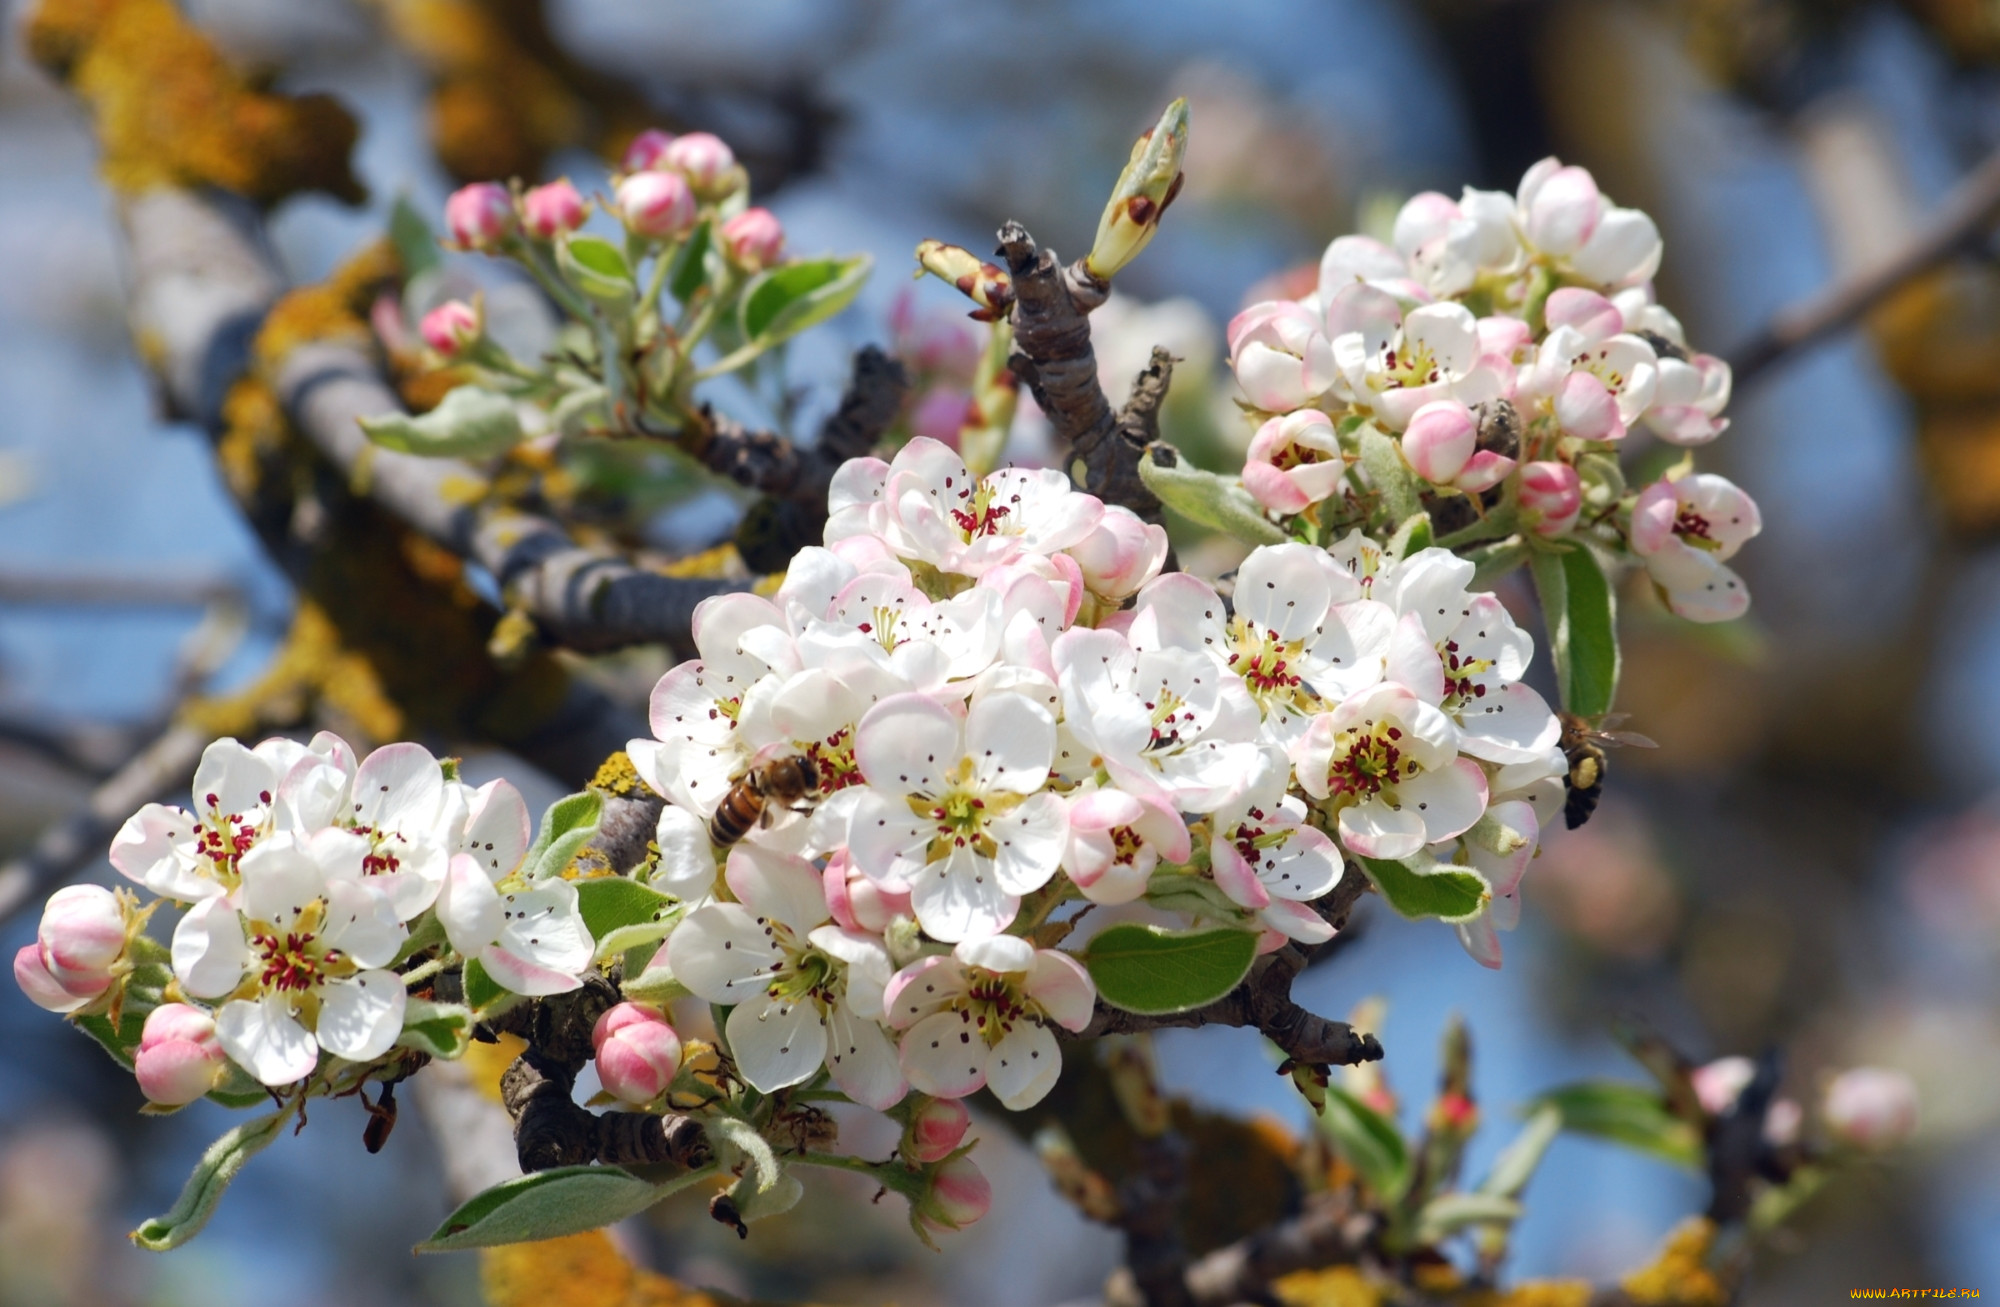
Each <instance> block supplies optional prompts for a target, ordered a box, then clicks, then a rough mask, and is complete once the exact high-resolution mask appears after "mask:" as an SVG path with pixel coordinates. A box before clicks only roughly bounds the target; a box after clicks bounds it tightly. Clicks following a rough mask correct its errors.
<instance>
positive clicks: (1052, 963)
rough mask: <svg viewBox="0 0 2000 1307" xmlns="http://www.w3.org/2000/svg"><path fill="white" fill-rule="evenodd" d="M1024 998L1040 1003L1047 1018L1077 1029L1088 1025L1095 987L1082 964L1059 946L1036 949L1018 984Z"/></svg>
mask: <svg viewBox="0 0 2000 1307" xmlns="http://www.w3.org/2000/svg"><path fill="white" fill-rule="evenodd" d="M1022 988H1024V989H1025V990H1027V993H1028V997H1029V998H1032V999H1034V1000H1035V1002H1037V1003H1039V1004H1041V1005H1042V1011H1044V1012H1046V1013H1048V1016H1049V1020H1051V1021H1053V1022H1055V1023H1056V1024H1057V1025H1059V1026H1061V1027H1063V1029H1065V1030H1081V1029H1083V1028H1084V1027H1085V1026H1087V1025H1089V1024H1090V1014H1091V1013H1092V1011H1094V1010H1095V1009H1096V1007H1097V986H1096V984H1094V983H1093V982H1092V981H1091V979H1090V973H1089V972H1088V971H1085V970H1084V969H1083V964H1082V963H1080V962H1078V961H1077V960H1076V959H1075V958H1073V957H1071V956H1070V955H1069V954H1067V953H1064V952H1062V951H1061V950H1059V949H1047V948H1045V949H1037V950H1036V951H1035V960H1034V962H1033V963H1031V964H1030V965H1029V967H1028V979H1027V981H1026V982H1025V983H1024V985H1023V986H1022Z"/></svg>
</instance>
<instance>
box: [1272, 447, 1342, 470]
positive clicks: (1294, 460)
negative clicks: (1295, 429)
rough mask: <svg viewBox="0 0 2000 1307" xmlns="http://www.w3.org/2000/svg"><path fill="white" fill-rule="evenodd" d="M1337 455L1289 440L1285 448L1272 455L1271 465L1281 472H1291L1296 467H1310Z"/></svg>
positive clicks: (1331, 459)
mask: <svg viewBox="0 0 2000 1307" xmlns="http://www.w3.org/2000/svg"><path fill="white" fill-rule="evenodd" d="M1337 457H1338V455H1335V454H1330V453H1328V452H1327V451H1326V450H1324V449H1315V448H1313V447H1312V446H1311V445H1301V444H1299V443H1298V442H1297V441H1288V442H1286V444H1285V447H1284V448H1282V449H1280V450H1278V451H1277V453H1275V454H1274V455H1272V457H1271V466H1272V467H1275V468H1277V469H1278V470H1279V471H1280V472H1289V471H1291V470H1292V469H1293V468H1295V467H1310V466H1312V465H1313V464H1314V463H1328V462H1332V461H1334V460H1335V459H1336V458H1337Z"/></svg>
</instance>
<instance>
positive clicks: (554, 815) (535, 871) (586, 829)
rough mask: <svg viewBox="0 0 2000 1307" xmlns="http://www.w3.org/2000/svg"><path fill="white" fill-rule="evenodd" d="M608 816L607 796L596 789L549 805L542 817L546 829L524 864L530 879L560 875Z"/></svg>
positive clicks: (537, 838) (542, 828)
mask: <svg viewBox="0 0 2000 1307" xmlns="http://www.w3.org/2000/svg"><path fill="white" fill-rule="evenodd" d="M603 815H604V796H603V795H601V794H599V793H598V792H597V791H595V790H583V791H580V792H578V793H576V794H567V795H564V796H563V797H562V798H560V799H557V800H556V801H555V802H554V803H552V804H550V805H549V810H548V811H547V812H545V813H543V814H542V826H541V829H540V830H539V831H537V832H536V834H535V842H534V843H533V844H532V845H530V846H529V847H528V856H527V859H526V861H525V863H524V865H525V866H526V867H527V868H528V878H529V879H530V880H541V879H543V878H544V877H548V876H560V875H561V874H562V872H563V869H564V868H565V867H567V866H569V864H570V862H571V860H572V859H574V858H575V857H576V855H577V853H578V852H579V851H580V850H581V849H582V848H583V846H584V845H585V844H588V843H589V842H590V837H591V836H593V835H595V834H597V823H598V820H599V818H601V817H602V816H603Z"/></svg>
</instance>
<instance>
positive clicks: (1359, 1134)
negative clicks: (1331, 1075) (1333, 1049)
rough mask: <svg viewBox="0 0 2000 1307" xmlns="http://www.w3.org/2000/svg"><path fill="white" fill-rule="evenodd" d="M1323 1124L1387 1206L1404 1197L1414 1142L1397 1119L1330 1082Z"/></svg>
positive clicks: (1337, 1148)
mask: <svg viewBox="0 0 2000 1307" xmlns="http://www.w3.org/2000/svg"><path fill="white" fill-rule="evenodd" d="M1319 1126H1320V1129H1321V1130H1322V1131H1323V1132H1324V1133H1325V1135H1326V1137H1327V1139H1328V1140H1329V1141H1331V1142H1332V1144H1333V1146H1334V1149H1335V1150H1336V1151H1337V1152H1338V1153H1339V1154H1340V1155H1341V1157H1342V1158H1344V1159H1345V1160H1346V1162H1347V1164H1348V1165H1349V1166H1352V1167H1353V1168H1354V1169H1355V1170H1356V1171H1358V1172H1360V1173H1361V1178H1362V1179H1363V1180H1365V1181H1367V1183H1368V1187H1369V1188H1370V1189H1371V1190H1373V1191H1374V1193H1375V1196H1376V1197H1377V1198H1378V1199H1380V1200H1381V1202H1382V1203H1383V1205H1384V1206H1390V1205H1393V1204H1395V1203H1396V1202H1398V1201H1400V1200H1401V1199H1402V1197H1403V1192H1404V1191H1405V1190H1406V1189H1408V1188H1409V1184H1410V1146H1409V1144H1408V1143H1406V1142H1405V1141H1404V1139H1403V1134H1402V1131H1400V1130H1398V1129H1397V1128H1396V1123H1395V1122H1394V1121H1392V1120H1390V1119H1389V1118H1388V1117H1386V1116H1384V1115H1382V1114H1381V1113H1380V1112H1377V1111H1376V1110H1375V1109H1374V1108H1372V1107H1370V1106H1368V1104H1366V1103H1364V1102H1362V1101H1361V1100H1360V1099H1359V1098H1357V1097H1355V1095H1354V1094H1353V1093H1351V1092H1350V1091H1348V1090H1347V1089H1346V1088H1344V1087H1343V1086H1341V1085H1339V1084H1330V1085H1328V1086H1327V1087H1326V1104H1325V1106H1324V1107H1322V1108H1321V1109H1320V1112H1319Z"/></svg>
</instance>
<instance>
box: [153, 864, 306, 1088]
mask: <svg viewBox="0 0 2000 1307" xmlns="http://www.w3.org/2000/svg"><path fill="white" fill-rule="evenodd" d="M173 960H174V975H175V976H176V977H177V978H178V979H179V980H180V982H181V988H182V989H185V990H186V991H187V992H188V993H189V994H192V995H193V996H194V997H196V998H221V997H222V996H223V995H224V994H227V993H228V992H229V991H230V990H232V989H235V988H236V986H237V985H239V984H241V983H242V981H243V969H244V968H245V967H247V966H249V965H250V946H249V944H248V942H247V941H245V940H244V938H243V918H242V917H241V916H239V915H238V914H237V911H236V909H235V908H234V907H233V906H231V905H230V903H229V901H228V900H227V899H223V898H208V899H203V900H202V901H201V902H199V903H197V904H195V905H194V906H193V907H192V908H189V909H188V911H187V915H185V916H183V917H182V918H181V919H180V923H179V924H178V925H176V926H175V927H174V943H173ZM295 1078H296V1077H295Z"/></svg>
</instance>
